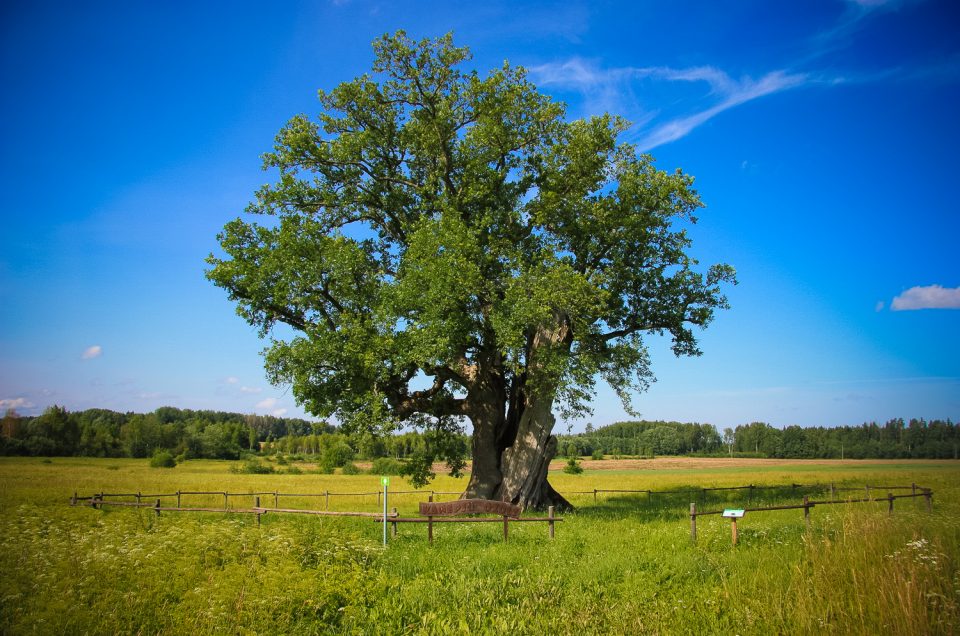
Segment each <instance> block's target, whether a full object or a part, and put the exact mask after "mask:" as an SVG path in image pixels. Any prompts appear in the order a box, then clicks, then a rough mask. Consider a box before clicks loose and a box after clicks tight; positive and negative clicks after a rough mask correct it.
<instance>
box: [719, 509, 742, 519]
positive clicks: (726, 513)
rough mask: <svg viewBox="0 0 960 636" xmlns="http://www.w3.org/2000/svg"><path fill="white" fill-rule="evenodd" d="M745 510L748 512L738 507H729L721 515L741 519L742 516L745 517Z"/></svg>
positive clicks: (726, 517)
mask: <svg viewBox="0 0 960 636" xmlns="http://www.w3.org/2000/svg"><path fill="white" fill-rule="evenodd" d="M745 512H746V511H744V510H736V509H733V508H727V509H726V510H724V511H723V514H722V515H721V516H722V517H724V518H725V519H740V518H741V517H743V515H744V513H745ZM714 514H716V513H714Z"/></svg>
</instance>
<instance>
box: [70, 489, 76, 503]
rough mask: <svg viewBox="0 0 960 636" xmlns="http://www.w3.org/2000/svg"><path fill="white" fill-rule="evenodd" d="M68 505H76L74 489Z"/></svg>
mask: <svg viewBox="0 0 960 636" xmlns="http://www.w3.org/2000/svg"><path fill="white" fill-rule="evenodd" d="M70 505H71V506H76V505H77V491H76V490H74V491H73V497H71V498H70Z"/></svg>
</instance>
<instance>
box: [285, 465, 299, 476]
mask: <svg viewBox="0 0 960 636" xmlns="http://www.w3.org/2000/svg"><path fill="white" fill-rule="evenodd" d="M283 472H284V473H286V474H287V475H302V474H303V471H302V470H301V469H300V467H299V466H290V467H289V468H287V469H286V470H285V471H283Z"/></svg>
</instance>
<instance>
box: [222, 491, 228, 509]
mask: <svg viewBox="0 0 960 636" xmlns="http://www.w3.org/2000/svg"><path fill="white" fill-rule="evenodd" d="M228 507H229V506H227V493H223V509H224V510H226V509H227V508H228Z"/></svg>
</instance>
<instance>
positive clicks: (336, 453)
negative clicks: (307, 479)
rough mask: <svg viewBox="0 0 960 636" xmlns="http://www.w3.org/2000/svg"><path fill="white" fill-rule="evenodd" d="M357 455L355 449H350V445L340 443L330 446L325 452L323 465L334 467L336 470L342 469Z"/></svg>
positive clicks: (322, 460)
mask: <svg viewBox="0 0 960 636" xmlns="http://www.w3.org/2000/svg"><path fill="white" fill-rule="evenodd" d="M354 455H355V453H354V452H353V449H352V448H350V445H349V444H347V443H346V442H339V443H337V444H334V445H333V446H329V447H327V448H326V450H324V452H323V458H322V459H321V463H323V464H324V465H326V466H333V467H334V468H341V467H343V466H344V465H346V464H347V463H349V462H351V461H353V457H354Z"/></svg>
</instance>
